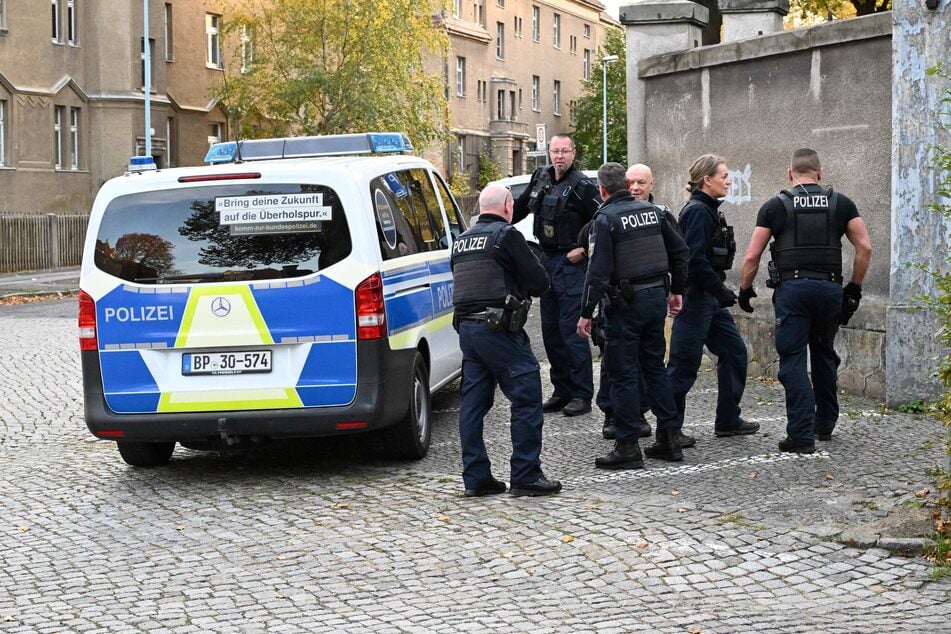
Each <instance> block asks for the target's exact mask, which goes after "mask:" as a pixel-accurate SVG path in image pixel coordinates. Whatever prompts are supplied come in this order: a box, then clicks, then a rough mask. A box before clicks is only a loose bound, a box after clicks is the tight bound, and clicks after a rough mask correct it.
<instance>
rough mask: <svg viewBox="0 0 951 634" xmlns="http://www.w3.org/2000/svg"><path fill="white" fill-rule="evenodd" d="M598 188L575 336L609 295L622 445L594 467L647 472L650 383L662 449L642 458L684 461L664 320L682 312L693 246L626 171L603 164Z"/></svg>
mask: <svg viewBox="0 0 951 634" xmlns="http://www.w3.org/2000/svg"><path fill="white" fill-rule="evenodd" d="M598 185H599V188H600V193H601V196H602V198H604V204H603V205H602V206H601V208H600V209H599V210H598V214H597V216H595V219H594V223H593V227H592V230H591V243H590V245H589V247H588V252H589V254H590V265H589V268H588V274H587V277H586V279H585V287H584V294H583V296H582V306H581V318H580V319H579V320H578V325H577V329H578V334H579V335H580V336H582V337H587V336H590V334H591V316H592V314H593V313H594V309H595V307H596V306H597V305H598V303H599V302H600V301H601V299H602V297H603V296H604V295H605V294H607V295H608V296H609V298H610V303H608V305H607V306H606V310H605V316H606V318H607V323H606V331H607V332H606V339H607V342H608V345H606V346H605V359H604V363H606V364H607V367H608V372H609V373H610V376H611V394H610V399H611V404H612V405H613V408H614V416H615V421H616V423H615V424H616V427H617V432H616V435H617V439H616V441H615V443H614V449H613V450H612V451H611V452H610V453H609V454H608V455H606V456H600V457H598V458H596V459H595V466H596V467H598V468H601V469H640V468H643V466H644V461H643V458H642V456H641V450H640V446H639V445H638V437H639V436H640V426H639V424H638V413H639V411H640V405H639V402H640V396H639V391H638V384H639V382H640V381H646V383H647V388H648V391H649V392H650V395H651V409H652V410H653V412H654V414H655V416H657V434H656V442H655V443H654V444H653V445H652V446H650V447H648V448H647V449H646V450H645V452H644V453H646V454H647V456H648V457H651V458H660V459H662V460H672V461H678V460H683V452H682V451H681V446H680V426H681V422H680V419H679V417H678V416H677V408H676V406H675V405H674V399H673V394H672V392H671V387H670V383H669V381H668V379H667V375H666V373H665V371H664V349H665V347H666V345H665V341H664V320H665V318H666V316H667V313H668V311H670V312H673V313H677V312H678V311H679V310H680V305H681V302H682V294H683V290H684V286H685V285H686V283H687V257H688V253H689V252H688V249H687V245H686V243H684V240H683V238H681V237H680V234H679V233H678V232H677V231H676V229H674V228H673V226H672V225H671V224H670V223H668V222H667V221H666V219H665V218H664V216H665V212H664V211H663V210H662V209H660V208H658V207H656V206H654V205H652V204H651V203H649V202H647V201H644V200H635V199H634V197H633V196H632V195H631V192H630V191H628V189H627V179H626V177H625V169H624V166H623V165H620V164H619V163H605V164H604V165H602V166H601V168H600V169H599V170H598ZM668 273H670V275H671V279H670V282H669V284H670V292H671V295H670V297H669V298H668V278H667V275H668Z"/></svg>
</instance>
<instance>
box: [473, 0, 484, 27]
mask: <svg viewBox="0 0 951 634" xmlns="http://www.w3.org/2000/svg"><path fill="white" fill-rule="evenodd" d="M472 18H473V19H474V20H475V21H476V23H477V24H478V25H479V26H485V0H475V2H473V3H472Z"/></svg>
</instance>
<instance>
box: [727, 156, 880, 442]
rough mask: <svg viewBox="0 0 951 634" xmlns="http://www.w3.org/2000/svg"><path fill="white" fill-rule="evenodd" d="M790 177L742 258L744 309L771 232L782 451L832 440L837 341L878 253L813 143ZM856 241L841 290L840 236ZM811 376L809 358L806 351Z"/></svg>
mask: <svg viewBox="0 0 951 634" xmlns="http://www.w3.org/2000/svg"><path fill="white" fill-rule="evenodd" d="M786 177H787V178H788V179H789V182H790V183H792V184H793V187H792V188H790V189H788V190H783V191H782V192H780V194H779V195H778V196H774V197H773V198H770V199H769V200H768V201H766V204H764V205H763V206H762V207H761V208H760V210H759V213H758V214H757V216H756V228H755V229H754V230H753V236H752V237H751V238H750V245H749V247H748V248H747V250H746V255H745V256H744V257H743V270H742V273H741V275H740V296H739V304H740V308H742V309H743V310H745V311H746V312H748V313H752V312H753V306H752V305H751V304H750V299H752V298H753V297H756V291H755V290H753V279H754V278H755V277H756V271H757V269H758V268H759V262H760V257H761V256H762V254H763V250H764V249H765V248H766V244H767V243H768V242H769V241H770V238H772V240H773V243H772V245H771V247H770V252H771V255H772V262H770V265H769V269H770V273H771V275H770V281H769V282H767V286H770V287H772V288H775V289H776V290H775V294H774V296H773V299H774V301H775V310H776V352H777V353H778V354H779V380H780V382H781V383H782V384H783V387H784V388H785V390H786V438H785V439H783V440H782V441H780V443H779V450H780V451H786V452H792V453H813V452H814V451H815V438H818V439H819V440H832V430H833V428H834V427H835V423H836V420H837V419H838V417H839V401H838V397H837V396H836V389H837V385H836V384H837V382H836V379H837V371H838V368H839V357H838V355H836V353H835V348H834V345H833V344H834V340H835V334H836V332H837V331H838V329H839V325H845V324H847V323H849V319H851V317H852V314H853V313H854V312H855V310H856V309H857V308H858V305H859V301H860V300H861V299H862V280H863V279H865V273H866V272H867V271H868V265H869V261H870V259H871V257H872V244H871V241H870V240H869V236H868V229H867V228H866V226H865V221H864V220H862V218H861V217H860V216H859V214H858V210H857V209H856V208H855V203H854V202H852V201H851V200H850V199H849V198H848V197H847V196H845V195H843V194H840V193H838V192H834V191H832V189H831V188H829V189H825V188H823V187H822V186H820V185H819V181H820V180H822V166H821V165H820V164H819V155H818V154H816V152H815V150H810V149H808V148H802V149H799V150H796V151H795V152H794V153H793V156H792V164H791V165H790V166H789V168H788V169H787V170H786ZM843 235H845V236H846V237H847V238H848V239H849V242H851V243H852V246H853V247H854V248H855V255H854V256H853V260H852V280H851V281H850V282H849V283H848V284H847V285H846V286H845V289H844V290H843V289H842V236H843ZM807 349H808V351H809V361H810V365H811V367H812V382H811V383H810V381H809V374H808V371H807V365H806V350H807Z"/></svg>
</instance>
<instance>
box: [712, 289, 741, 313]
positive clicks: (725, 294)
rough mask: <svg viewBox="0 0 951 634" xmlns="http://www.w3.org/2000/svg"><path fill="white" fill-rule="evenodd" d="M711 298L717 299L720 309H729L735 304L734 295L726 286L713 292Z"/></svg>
mask: <svg viewBox="0 0 951 634" xmlns="http://www.w3.org/2000/svg"><path fill="white" fill-rule="evenodd" d="M713 296H714V297H716V298H717V302H718V303H719V304H720V308H729V307H730V306H732V305H733V304H735V303H736V293H734V292H733V291H732V290H730V289H728V288H727V287H726V286H721V287H720V288H718V289H717V290H715V291H713Z"/></svg>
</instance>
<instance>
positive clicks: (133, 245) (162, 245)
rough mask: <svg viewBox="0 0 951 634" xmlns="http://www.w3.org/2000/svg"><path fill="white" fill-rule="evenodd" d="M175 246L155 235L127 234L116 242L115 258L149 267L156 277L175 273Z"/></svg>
mask: <svg viewBox="0 0 951 634" xmlns="http://www.w3.org/2000/svg"><path fill="white" fill-rule="evenodd" d="M174 248H175V245H174V244H172V243H171V242H169V241H168V240H165V239H163V238H161V237H159V236H157V235H155V234H154V233H126V234H124V235H123V236H122V237H120V238H119V239H118V240H116V247H115V250H114V258H115V259H116V260H121V261H125V262H134V263H136V264H138V265H140V266H143V267H148V268H149V269H151V270H152V271H154V274H155V275H156V276H160V275H168V274H170V273H172V272H173V268H172V266H173V264H174V263H175V256H173V255H172V249H174Z"/></svg>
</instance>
